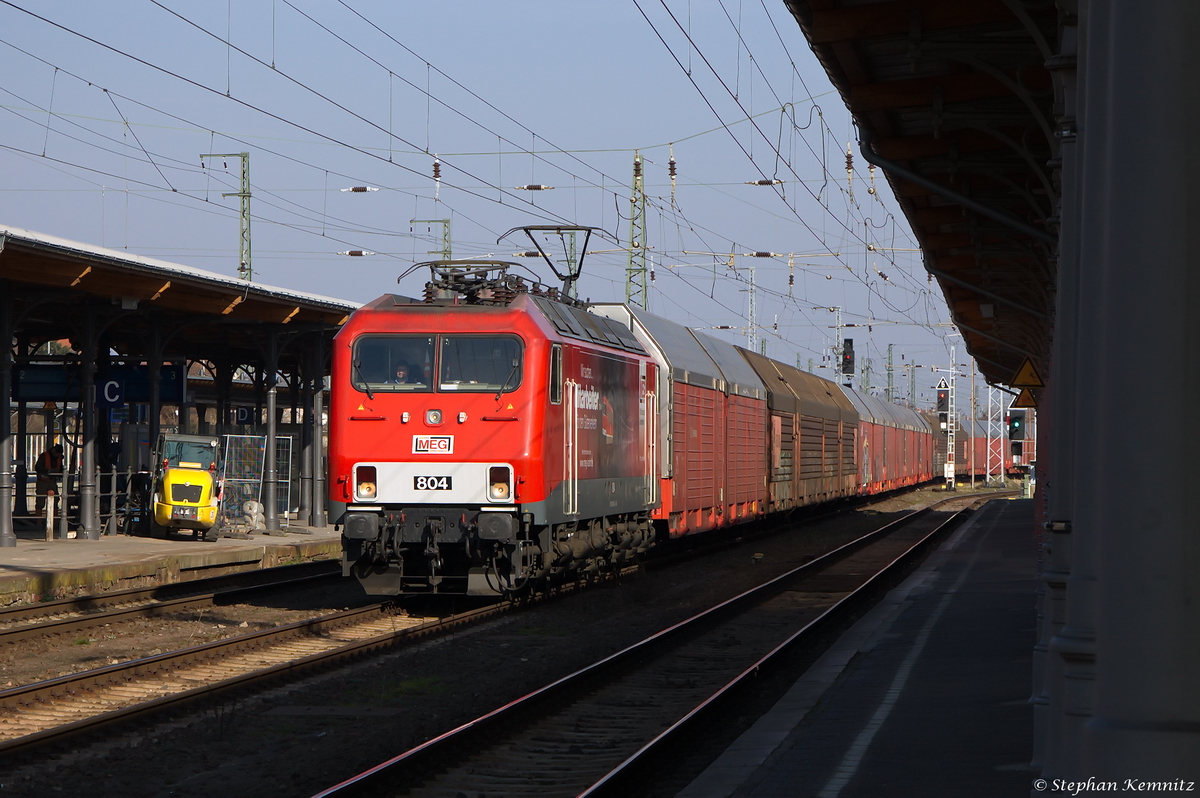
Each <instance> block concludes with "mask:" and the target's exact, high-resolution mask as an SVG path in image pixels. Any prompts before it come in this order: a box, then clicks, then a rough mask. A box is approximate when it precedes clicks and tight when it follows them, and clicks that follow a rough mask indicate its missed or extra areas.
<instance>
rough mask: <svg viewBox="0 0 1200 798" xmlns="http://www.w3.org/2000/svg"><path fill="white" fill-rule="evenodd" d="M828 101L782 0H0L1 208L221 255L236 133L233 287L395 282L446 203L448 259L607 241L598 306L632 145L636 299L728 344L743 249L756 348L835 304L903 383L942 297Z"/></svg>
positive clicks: (130, 239) (349, 289)
mask: <svg viewBox="0 0 1200 798" xmlns="http://www.w3.org/2000/svg"><path fill="white" fill-rule="evenodd" d="M21 9H26V10H27V11H29V12H32V13H33V14H36V15H38V16H39V17H42V19H39V18H38V17H35V16H33V15H31V14H30V13H26V12H25V11H23V10H21ZM849 123H850V119H849V114H848V113H847V111H846V109H845V107H844V106H843V104H842V102H841V100H840V98H839V97H838V96H837V94H836V92H834V91H833V89H832V87H831V86H830V84H829V82H828V80H827V78H826V77H825V74H824V72H823V70H822V69H821V68H820V66H819V64H818V63H817V61H816V59H815V58H814V56H813V55H812V53H811V51H810V50H809V48H808V45H807V43H806V42H805V40H804V38H803V36H802V34H801V32H800V30H799V28H798V26H797V25H796V23H795V21H794V20H793V19H792V18H791V16H790V15H789V14H788V13H787V11H786V8H785V7H784V6H783V4H782V2H780V1H779V0H720V1H719V2H718V0H665V2H664V0H619V1H618V2H611V3H594V2H588V3H585V2H578V1H577V0H558V2H549V1H548V0H547V1H546V2H507V3H495V2H477V1H475V0H469V1H468V0H447V1H445V2H438V3H413V2H391V3H388V2H379V1H377V0H338V1H335V2H323V3H318V2H315V1H314V0H241V1H240V2H237V3H233V2H232V0H224V1H223V2H207V1H206V0H192V2H188V3H183V2H180V1H179V0H127V1H126V0H113V1H112V2H105V3H94V2H76V1H75V0H60V2H55V3H32V2H30V0H12V2H8V0H0V169H3V171H4V174H5V180H4V181H3V184H2V185H0V224H4V225H11V226H16V227H24V228H28V229H31V230H36V231H39V232H44V233H50V234H54V235H59V236H63V237H66V238H71V239H75V240H78V241H83V242H87V243H90V244H101V245H104V246H108V247H113V248H117V249H127V250H129V251H130V252H134V253H138V254H142V255H149V256H152V257H158V258H162V259H165V260H171V261H175V262H179V263H185V264H189V265H193V266H197V267H200V268H204V269H208V270H211V271H215V272H221V273H224V274H234V273H236V265H237V246H238V205H237V202H238V201H237V199H236V198H229V197H222V196H221V195H222V193H228V192H232V191H236V190H237V181H238V161H237V159H221V158H210V159H205V160H204V168H201V160H202V159H201V157H200V156H201V154H203V153H236V152H243V151H248V152H250V153H251V156H250V178H251V191H252V194H253V197H252V199H251V211H252V214H253V221H252V237H253V265H254V271H255V279H256V281H259V282H264V283H268V284H272V285H279V286H286V287H289V288H294V289H298V290H304V291H312V292H315V293H320V294H324V295H327V296H333V297H338V298H342V299H351V300H356V301H369V300H370V299H373V298H374V297H376V296H379V295H380V294H383V293H385V292H389V291H399V292H401V293H407V294H410V295H416V294H419V293H420V290H421V286H422V284H423V277H422V276H421V275H419V274H418V275H413V276H410V277H408V278H406V279H405V280H404V281H403V282H402V283H401V284H400V285H399V286H397V284H396V279H397V277H398V276H399V275H400V274H402V273H403V272H404V271H406V270H407V268H408V267H409V266H410V265H411V264H412V263H413V262H414V261H420V260H425V259H428V258H430V257H432V256H431V255H428V254H427V253H428V252H429V251H431V250H434V249H436V248H437V247H438V246H439V243H438V239H439V237H440V228H439V227H438V226H436V225H435V226H430V225H426V224H417V225H412V224H410V220H412V219H442V218H450V219H451V220H452V222H451V231H452V240H453V246H454V255H455V257H467V256H472V255H485V254H492V255H495V256H498V257H504V258H509V257H510V256H512V254H513V253H514V252H516V251H519V250H524V249H527V248H528V245H527V242H525V241H522V240H519V239H515V240H506V241H504V242H502V243H499V244H498V243H497V238H498V237H499V236H500V235H501V234H503V233H504V232H505V231H507V230H509V229H510V228H512V227H515V226H518V225H521V224H553V223H576V224H584V225H594V226H598V227H602V228H604V229H605V230H607V231H608V234H609V236H610V238H611V239H612V240H601V241H599V242H598V243H595V242H594V243H593V249H595V250H616V251H608V252H596V253H595V254H593V255H592V256H591V257H590V258H589V259H588V260H587V262H586V265H585V275H584V278H583V280H582V281H581V285H580V294H581V295H582V296H585V297H590V298H591V299H594V300H623V299H624V296H625V285H624V280H625V266H626V260H627V254H626V252H625V251H624V250H623V249H622V248H624V247H626V246H627V242H628V236H629V224H628V213H629V208H630V202H629V196H630V182H631V176H632V162H633V156H634V151H635V150H638V151H640V153H641V154H642V156H643V157H644V158H645V170H646V192H647V195H648V197H649V201H648V208H647V227H648V235H647V242H648V243H649V245H650V247H651V250H650V252H651V253H652V254H651V260H652V261H653V263H654V265H655V269H654V271H655V280H654V282H653V284H652V290H651V294H650V309H651V311H653V312H655V313H658V314H660V315H663V316H666V317H668V318H671V319H674V320H676V321H679V322H682V323H686V324H689V325H691V326H694V327H703V328H716V327H728V328H730V329H724V330H715V331H714V334H717V335H722V336H724V337H727V338H729V339H730V340H734V341H736V342H738V343H742V344H743V345H744V344H745V342H746V336H747V333H748V327H749V320H748V298H749V297H748V291H747V289H748V287H749V276H750V272H749V267H751V266H753V267H755V268H754V283H755V286H756V290H755V297H756V306H757V322H758V325H757V331H758V336H759V337H760V338H761V339H763V340H765V341H766V346H767V353H768V354H769V355H771V356H772V357H775V358H778V359H781V360H785V361H788V362H793V363H795V362H799V363H800V365H801V366H802V367H807V365H808V361H809V359H812V360H813V361H814V362H815V364H816V365H817V366H820V364H821V363H822V358H823V356H824V354H826V353H827V351H828V347H829V346H830V344H831V343H832V337H833V334H834V330H833V329H832V325H833V319H834V316H835V314H834V313H832V312H830V311H829V310H827V309H826V308H829V307H840V308H842V317H843V322H845V323H849V324H855V325H859V326H856V327H853V328H850V329H848V330H846V331H845V335H847V336H849V337H852V338H854V339H855V349H856V350H857V352H858V354H859V357H860V358H861V357H864V356H866V357H869V358H871V359H872V361H873V369H872V371H873V375H874V378H873V380H872V383H873V384H874V385H875V386H879V387H882V386H883V385H885V384H886V378H885V377H884V368H885V362H886V353H887V347H888V344H894V345H895V350H894V363H895V366H896V367H897V368H899V367H900V366H901V365H902V364H910V363H913V362H916V363H920V364H922V365H923V366H925V368H924V369H923V370H922V371H921V372H919V376H918V380H917V384H918V387H919V389H922V394H923V396H924V397H925V398H926V399H927V398H928V396H930V395H931V392H930V391H929V390H928V389H929V388H931V387H932V385H934V384H935V383H936V381H937V380H936V378H935V377H936V376H937V375H935V374H933V373H931V372H930V371H929V369H928V366H929V365H931V364H936V365H939V366H946V365H948V363H949V354H948V346H947V344H946V342H945V341H944V340H943V339H944V336H946V335H947V333H949V332H951V328H949V327H946V326H938V325H939V324H944V323H945V321H946V317H947V312H946V308H945V304H944V301H943V300H942V298H941V296H940V293H938V291H937V287H936V285H933V284H930V283H929V282H927V279H926V276H925V273H924V271H923V269H922V268H921V264H920V256H919V253H917V252H914V251H906V250H913V249H915V243H914V239H913V237H912V235H911V233H910V232H909V231H908V228H907V225H906V224H905V222H904V220H903V218H899V216H898V214H899V212H898V208H897V205H896V203H895V201H894V199H893V198H892V194H891V189H890V187H889V186H888V184H887V181H886V179H885V177H884V176H883V174H882V173H877V174H875V175H874V180H873V181H872V177H871V175H870V173H869V171H868V170H867V168H866V164H865V163H863V162H862V161H861V159H860V158H858V157H857V156H856V157H855V158H854V169H855V173H854V176H853V179H852V180H850V181H848V179H847V174H846V154H845V150H846V143H847V141H850V140H852V139H853V135H852V133H851V132H850V129H849ZM672 143H673V147H674V156H675V160H676V165H677V178H676V181H675V185H674V187H673V186H672V184H671V181H670V178H669V175H668V161H669V158H670V153H671V146H670V145H672ZM435 155H436V157H437V158H438V160H439V161H440V164H441V181H440V183H435V181H434V179H433V163H434V159H435ZM763 178H766V179H778V180H781V181H783V182H781V183H778V184H775V185H770V186H752V185H746V181H752V180H758V179H763ZM531 183H532V184H542V185H550V186H554V190H552V191H537V192H533V191H528V190H518V189H517V188H516V187H517V186H522V185H528V184H531ZM353 185H370V186H373V187H378V188H379V189H380V190H379V191H376V192H368V193H347V192H342V191H340V189H342V188H346V187H349V186H353ZM872 187H874V188H875V189H877V191H876V193H874V194H872V193H870V191H869V190H870V189H871V188H872ZM851 191H852V192H853V197H852V198H851ZM347 250H367V251H371V252H374V253H377V254H375V255H372V256H369V257H361V258H359V257H355V258H351V257H346V256H341V255H338V254H336V253H338V252H341V251H347ZM731 251H732V252H735V253H738V254H737V255H736V256H735V258H734V266H735V268H733V269H730V268H729V267H728V253H729V252H731ZM752 251H754V252H774V253H780V257H773V258H748V257H743V256H742V254H741V253H745V252H752ZM697 252H699V253H704V252H720V253H724V255H723V256H721V257H714V256H709V255H696V254H687V253H697ZM789 253H790V254H792V255H793V257H792V258H791V262H792V265H791V267H790V268H789V265H788V261H789V258H788V257H787V255H788V254H789ZM523 262H525V263H528V265H529V266H530V267H531V268H533V269H534V270H535V271H537V272H539V273H540V274H541V276H542V277H543V279H544V280H547V281H549V279H550V278H551V275H550V274H549V273H548V270H547V269H546V268H545V266H544V264H540V263H539V262H537V261H534V260H523ZM789 275H791V276H792V277H793V280H792V283H791V284H790V285H789ZM814 308H817V309H814ZM864 325H869V327H866V326H864ZM954 340H957V339H950V341H951V342H953V341H954ZM957 350H958V354H959V357H958V360H959V361H960V362H962V363H965V362H967V361H966V358H965V356H964V355H963V354H962V351H963V348H962V345H961V343H960V344H959V346H958V347H957ZM902 355H903V360H902V357H901V356H902ZM818 373H822V372H821V371H818ZM825 373H826V374H828V372H827V371H826V372H825ZM895 379H896V383H897V385H898V386H900V387H901V390H900V391H899V392H900V393H901V395H906V393H907V386H908V379H907V377H905V376H903V375H902V374H901V373H899V372H897V373H896V376H895Z"/></svg>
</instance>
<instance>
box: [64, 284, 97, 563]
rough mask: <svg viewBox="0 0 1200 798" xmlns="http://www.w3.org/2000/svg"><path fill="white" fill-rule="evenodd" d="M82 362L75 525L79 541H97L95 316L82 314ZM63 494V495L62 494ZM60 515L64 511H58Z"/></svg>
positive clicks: (92, 311) (90, 311) (65, 510)
mask: <svg viewBox="0 0 1200 798" xmlns="http://www.w3.org/2000/svg"><path fill="white" fill-rule="evenodd" d="M83 337H84V342H83V353H82V356H81V357H82V362H80V364H79V380H80V386H79V390H80V393H81V394H82V395H83V452H82V458H81V459H80V463H79V516H80V518H79V521H80V531H81V532H82V535H81V537H82V538H86V539H87V540H99V539H100V518H99V512H98V511H99V509H100V507H99V504H98V503H97V501H96V481H97V478H96V356H97V351H98V346H97V342H98V339H99V337H100V336H99V331H98V330H97V324H96V313H95V311H94V310H92V308H90V307H89V308H88V309H87V310H86V311H85V316H84V336H83ZM63 494H64V495H65V494H66V491H65V490H64V491H63ZM62 512H63V515H64V516H65V515H66V513H67V507H66V506H65V502H64V506H63V508H62Z"/></svg>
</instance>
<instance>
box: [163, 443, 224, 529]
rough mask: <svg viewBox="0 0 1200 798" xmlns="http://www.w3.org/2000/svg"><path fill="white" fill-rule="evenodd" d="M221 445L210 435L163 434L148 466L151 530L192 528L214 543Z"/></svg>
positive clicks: (219, 491) (219, 485)
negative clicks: (150, 468) (150, 471)
mask: <svg viewBox="0 0 1200 798" xmlns="http://www.w3.org/2000/svg"><path fill="white" fill-rule="evenodd" d="M220 459H221V444H220V440H219V439H218V438H217V437H216V436H212V435H179V434H176V433H164V434H162V435H160V436H159V437H158V442H157V444H156V445H155V447H154V453H153V455H152V459H151V461H150V462H151V463H153V464H154V480H153V483H152V484H151V489H150V502H149V508H148V509H149V510H150V512H149V513H148V515H149V517H150V520H151V521H152V525H153V527H154V529H156V530H157V529H165V530H168V531H170V530H177V529H191V530H193V535H195V536H200V535H203V536H204V537H205V538H207V539H210V540H216V535H217V528H216V527H217V518H218V516H219V509H220V504H221V483H220V473H221V463H220Z"/></svg>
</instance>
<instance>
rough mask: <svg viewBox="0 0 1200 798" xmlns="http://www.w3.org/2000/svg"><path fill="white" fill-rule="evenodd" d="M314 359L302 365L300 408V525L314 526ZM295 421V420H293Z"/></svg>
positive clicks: (305, 361) (307, 359) (300, 374)
mask: <svg viewBox="0 0 1200 798" xmlns="http://www.w3.org/2000/svg"><path fill="white" fill-rule="evenodd" d="M311 363H312V358H311V357H309V358H306V359H304V361H303V362H302V363H301V364H300V371H299V376H300V406H301V407H303V408H304V421H303V422H302V423H301V425H300V523H302V524H304V525H306V526H312V525H313V520H312V516H313V463H312V440H313V434H312V426H313V424H312V419H313V413H312V407H313V404H312V399H313V389H312V381H313V376H312V372H313V369H312V365H311ZM293 420H294V419H293Z"/></svg>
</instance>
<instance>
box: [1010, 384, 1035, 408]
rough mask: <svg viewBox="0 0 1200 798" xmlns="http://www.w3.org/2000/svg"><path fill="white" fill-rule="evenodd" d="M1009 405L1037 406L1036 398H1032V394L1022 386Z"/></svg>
mask: <svg viewBox="0 0 1200 798" xmlns="http://www.w3.org/2000/svg"><path fill="white" fill-rule="evenodd" d="M1009 407H1018V408H1020V407H1037V400H1036V399H1034V398H1033V394H1032V393H1031V392H1030V390H1029V389H1028V388H1022V389H1021V392H1020V393H1019V394H1017V398H1016V399H1013V403H1012V404H1011V405H1009Z"/></svg>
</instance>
